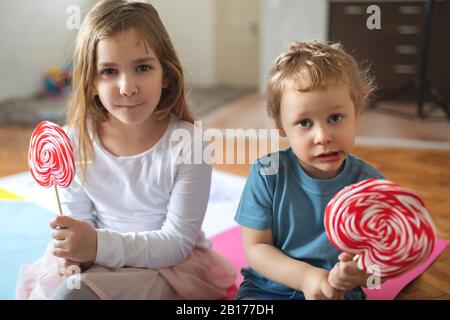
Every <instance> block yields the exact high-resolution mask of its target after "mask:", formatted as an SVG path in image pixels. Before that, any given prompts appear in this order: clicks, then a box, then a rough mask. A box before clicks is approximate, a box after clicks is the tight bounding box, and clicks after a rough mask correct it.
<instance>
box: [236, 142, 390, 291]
mask: <svg viewBox="0 0 450 320" xmlns="http://www.w3.org/2000/svg"><path fill="white" fill-rule="evenodd" d="M277 158H278V161H279V162H278V170H275V171H274V172H270V171H271V170H267V169H268V168H269V165H270V166H271V164H270V163H269V162H268V161H267V159H272V160H273V159H277ZM271 167H272V166H271ZM371 178H378V179H383V178H384V177H383V175H382V174H381V173H379V172H378V171H377V170H375V169H374V168H372V167H371V166H369V165H368V164H366V163H365V162H363V161H362V160H360V159H358V158H357V157H355V156H353V155H349V156H348V157H347V158H346V160H345V164H344V168H343V169H342V171H341V172H340V173H339V174H338V175H337V176H336V177H334V178H332V179H314V178H311V177H310V176H308V174H307V173H306V172H305V171H304V170H303V168H302V167H301V165H300V164H299V162H298V159H297V157H296V155H295V154H294V152H293V151H292V149H291V148H287V149H284V150H281V151H279V152H276V153H273V154H270V155H268V156H265V157H263V158H260V159H258V160H256V162H255V163H254V164H253V165H252V167H251V169H250V173H249V176H248V179H247V182H246V185H245V188H244V192H243V194H242V197H241V201H240V203H239V207H238V210H237V213H236V216H235V221H236V222H237V223H239V224H240V225H243V226H245V227H248V228H253V229H260V230H264V229H272V235H273V243H274V245H275V247H277V248H278V249H280V250H281V251H282V252H283V253H284V254H286V255H287V256H289V257H291V258H294V259H297V260H300V261H303V262H306V263H308V264H311V265H313V266H315V267H318V268H323V269H326V270H331V268H332V267H333V266H334V265H335V264H336V263H337V262H338V256H339V254H340V253H341V252H340V251H339V250H338V249H336V248H335V247H334V246H333V245H332V244H331V243H330V241H329V240H328V238H327V235H326V232H325V227H324V213H325V207H326V205H327V204H328V202H329V201H330V200H331V198H332V197H333V196H334V195H335V194H336V193H337V192H338V191H340V190H341V189H342V188H344V187H346V186H348V185H350V184H353V183H356V182H359V181H362V180H366V179H371ZM242 274H243V275H244V279H250V280H251V281H252V282H253V283H254V284H256V285H257V286H258V287H260V288H261V289H262V290H264V291H268V292H273V293H282V294H284V293H286V294H288V293H290V292H293V289H291V288H288V287H286V286H284V285H281V284H277V283H274V282H272V281H270V280H268V279H266V278H265V277H263V276H262V275H261V274H260V273H258V272H257V271H255V270H253V269H252V268H245V269H243V270H242ZM345 297H346V298H350V299H351V298H356V299H358V298H359V299H362V298H363V297H364V296H363V294H362V291H361V289H360V288H356V289H355V290H354V291H352V292H347V293H346V294H345Z"/></svg>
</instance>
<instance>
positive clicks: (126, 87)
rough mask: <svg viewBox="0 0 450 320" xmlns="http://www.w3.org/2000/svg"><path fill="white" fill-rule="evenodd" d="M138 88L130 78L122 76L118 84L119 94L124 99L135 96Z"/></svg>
mask: <svg viewBox="0 0 450 320" xmlns="http://www.w3.org/2000/svg"><path fill="white" fill-rule="evenodd" d="M137 91H138V87H137V85H136V83H135V81H134V80H133V78H132V77H130V76H126V75H124V76H123V77H122V79H121V82H120V94H121V95H123V96H126V97H131V96H133V95H135V94H136V93H137Z"/></svg>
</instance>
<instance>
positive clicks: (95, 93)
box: [92, 84, 98, 97]
mask: <svg viewBox="0 0 450 320" xmlns="http://www.w3.org/2000/svg"><path fill="white" fill-rule="evenodd" d="M97 95H98V91H97V88H96V87H95V84H93V85H92V96H93V97H95V96H97Z"/></svg>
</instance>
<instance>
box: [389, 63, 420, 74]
mask: <svg viewBox="0 0 450 320" xmlns="http://www.w3.org/2000/svg"><path fill="white" fill-rule="evenodd" d="M394 72H395V73H400V74H415V73H416V66H415V65H412V64H396V65H395V66H394Z"/></svg>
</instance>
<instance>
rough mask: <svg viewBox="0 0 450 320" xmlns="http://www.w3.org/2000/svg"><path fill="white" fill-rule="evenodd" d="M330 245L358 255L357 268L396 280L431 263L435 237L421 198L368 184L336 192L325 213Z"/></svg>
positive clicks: (384, 184) (384, 185)
mask: <svg viewBox="0 0 450 320" xmlns="http://www.w3.org/2000/svg"><path fill="white" fill-rule="evenodd" d="M325 229H326V232H327V236H328V238H329V240H330V241H331V243H332V244H333V245H334V246H335V247H336V248H338V249H339V250H342V251H344V252H348V253H352V254H356V255H358V256H357V259H358V260H357V264H358V268H360V269H361V270H367V271H368V272H369V273H376V274H378V275H379V276H381V277H382V278H390V277H394V276H397V275H399V274H401V273H403V272H405V271H407V270H409V269H410V268H412V267H414V266H415V265H417V264H419V263H420V262H421V261H423V260H425V259H427V258H428V256H429V255H430V254H431V252H432V251H433V248H434V246H435V244H436V231H435V227H434V225H433V222H432V220H431V218H430V215H429V213H428V211H427V209H426V208H425V204H424V202H423V200H422V198H421V197H420V196H419V195H418V194H417V193H415V192H414V191H412V190H409V189H407V188H404V187H401V186H399V185H397V184H394V183H392V182H390V181H387V180H380V179H369V180H365V181H362V182H359V183H356V184H353V185H350V186H347V187H346V188H344V189H343V190H341V191H340V192H338V193H337V194H336V195H335V196H334V197H333V198H332V199H331V201H330V202H329V203H328V205H327V207H326V209H325Z"/></svg>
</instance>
